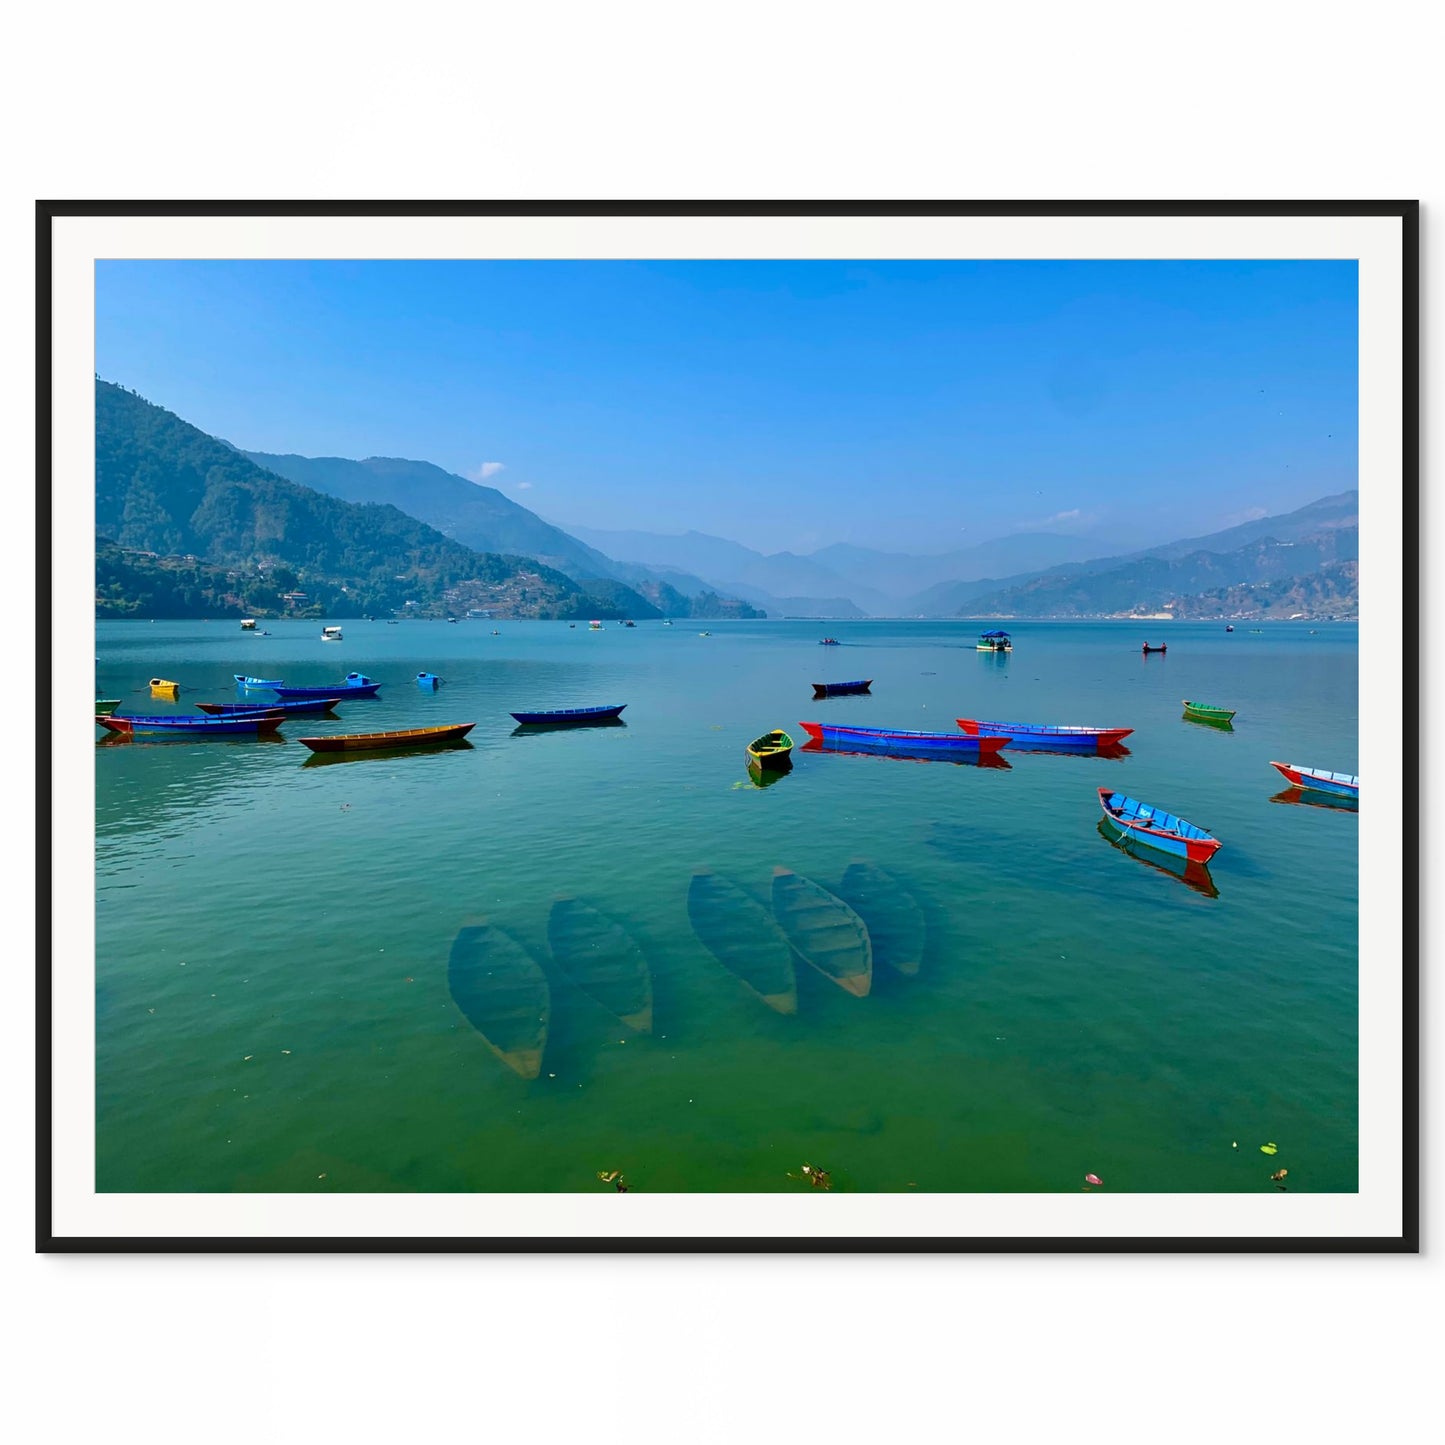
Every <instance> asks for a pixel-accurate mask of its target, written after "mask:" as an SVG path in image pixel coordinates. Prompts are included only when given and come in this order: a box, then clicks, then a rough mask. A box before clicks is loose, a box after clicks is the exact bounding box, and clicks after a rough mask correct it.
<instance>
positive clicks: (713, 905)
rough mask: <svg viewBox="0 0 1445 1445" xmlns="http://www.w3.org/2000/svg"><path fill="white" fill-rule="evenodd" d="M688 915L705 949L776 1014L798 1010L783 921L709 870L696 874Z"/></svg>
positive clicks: (791, 959) (791, 961)
mask: <svg viewBox="0 0 1445 1445" xmlns="http://www.w3.org/2000/svg"><path fill="white" fill-rule="evenodd" d="M687 916H688V919H689V920H690V921H691V923H692V928H693V932H694V933H696V934H697V936H698V938H699V939H700V940H701V941H702V945H703V947H704V948H706V949H707V951H708V952H709V953H711V954H712V956H713V957H714V958H716V959H717V961H718V962H719V963H720V964H722V966H723V967H724V968H725V969H727V971H728V972H729V973H731V974H733V975H734V976H735V977H736V978H738V979H740V980H741V981H742V982H743V983H744V984H746V985H747V987H748V988H749V989H751V990H752V992H753V993H755V994H756V995H757V996H758V997H759V998H760V999H762V1001H763V1002H764V1003H765V1004H767V1006H768V1007H769V1008H770V1009H772V1010H773V1011H774V1012H775V1013H780V1014H792V1013H797V1011H798V983H797V978H796V975H795V974H794V971H793V950H792V946H791V945H790V944H789V943H788V939H787V935H786V934H785V933H784V932H783V931H782V929H781V928H779V927H778V923H777V920H776V919H775V918H774V917H773V915H772V914H771V913H769V912H768V910H767V909H766V908H764V907H763V906H762V904H760V903H758V902H757V900H756V899H754V898H753V897H752V895H751V894H749V893H744V892H743V890H742V889H741V888H739V887H738V886H737V884H736V883H730V882H729V881H728V880H727V879H726V878H721V877H719V876H718V875H717V874H716V873H711V872H709V871H708V870H707V869H705V868H700V869H698V870H697V871H696V872H694V873H693V875H692V883H691V884H690V886H689V887H688V890H687Z"/></svg>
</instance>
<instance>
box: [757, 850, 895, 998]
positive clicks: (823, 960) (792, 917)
mask: <svg viewBox="0 0 1445 1445" xmlns="http://www.w3.org/2000/svg"><path fill="white" fill-rule="evenodd" d="M773 916H774V917H775V918H776V919H777V920H778V926H779V927H780V928H781V929H782V930H783V932H784V933H785V934H787V937H788V942H789V943H791V944H792V945H793V950H794V952H795V953H796V954H797V955H798V957H799V958H801V959H802V960H803V962H804V963H807V964H811V965H812V966H813V967H814V968H816V969H817V970H818V972H819V973H821V974H822V975H823V977H824V978H827V979H831V980H832V981H833V982H834V983H836V984H837V985H838V987H839V988H841V989H843V990H844V992H846V993H851V994H852V995H853V996H854V997H855V998H864V997H865V996H866V995H867V993H868V990H869V989H870V988H871V987H872V986H873V944H872V942H871V940H870V939H869V937H868V928H867V925H866V924H865V923H864V922H863V920H862V919H861V918H859V917H858V915H857V914H856V913H854V912H853V910H852V909H851V908H849V907H848V905H847V904H846V903H844V902H843V900H842V899H841V898H839V897H838V896H837V895H836V894H833V893H829V892H828V890H827V889H826V888H823V887H820V886H819V885H818V884H817V883H814V882H813V880H812V879H811V878H804V877H802V876H801V875H799V874H797V873H794V872H792V871H791V870H790V869H788V868H774V869H773Z"/></svg>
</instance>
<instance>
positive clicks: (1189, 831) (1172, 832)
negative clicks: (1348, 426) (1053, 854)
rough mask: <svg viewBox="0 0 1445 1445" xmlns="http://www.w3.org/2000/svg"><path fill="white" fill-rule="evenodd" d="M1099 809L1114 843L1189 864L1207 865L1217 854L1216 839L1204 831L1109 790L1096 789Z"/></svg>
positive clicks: (1217, 845) (1171, 815)
mask: <svg viewBox="0 0 1445 1445" xmlns="http://www.w3.org/2000/svg"><path fill="white" fill-rule="evenodd" d="M1099 806H1100V807H1101V808H1102V809H1103V810H1104V831H1105V832H1106V833H1107V834H1108V835H1109V836H1110V837H1111V838H1113V839H1114V840H1115V841H1116V842H1121V843H1137V844H1139V845H1141V846H1142V847H1146V848H1153V849H1155V851H1157V852H1159V853H1168V854H1169V855H1170V856H1171V857H1174V858H1183V859H1184V860H1185V861H1186V862H1189V863H1207V862H1209V860H1210V859H1211V858H1212V857H1214V855H1215V854H1216V853H1217V852H1218V851H1219V839H1218V838H1216V837H1214V836H1213V835H1212V834H1210V833H1206V832H1205V831H1204V829H1203V828H1200V827H1198V826H1196V825H1195V824H1194V823H1187V822H1185V820H1184V819H1183V818H1179V817H1176V816H1175V815H1174V814H1173V813H1166V812H1165V811H1164V809H1163V808H1156V807H1154V806H1153V805H1152V804H1150V803H1141V802H1140V801H1139V800H1138V799H1137V798H1130V797H1127V796H1126V795H1125V794H1123V793H1116V792H1114V791H1113V789H1111V788H1100V789H1099Z"/></svg>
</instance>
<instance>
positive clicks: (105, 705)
mask: <svg viewBox="0 0 1445 1445" xmlns="http://www.w3.org/2000/svg"><path fill="white" fill-rule="evenodd" d="M119 706H120V699H119V698H118V697H98V698H96V700H95V713H96V716H97V717H108V716H109V715H110V714H111V713H113V712H114V711H115V710H116V708H118V707H119Z"/></svg>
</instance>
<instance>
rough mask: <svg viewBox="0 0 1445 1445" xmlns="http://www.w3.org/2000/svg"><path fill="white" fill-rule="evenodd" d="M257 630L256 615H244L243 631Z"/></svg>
mask: <svg viewBox="0 0 1445 1445" xmlns="http://www.w3.org/2000/svg"><path fill="white" fill-rule="evenodd" d="M255 630H256V619H255V618H254V617H243V618H242V619H241V631H242V632H254V631H255Z"/></svg>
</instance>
